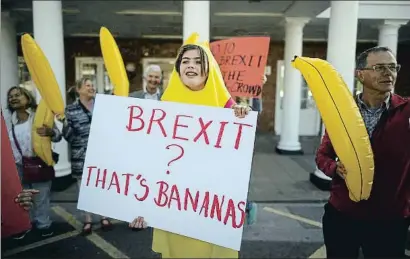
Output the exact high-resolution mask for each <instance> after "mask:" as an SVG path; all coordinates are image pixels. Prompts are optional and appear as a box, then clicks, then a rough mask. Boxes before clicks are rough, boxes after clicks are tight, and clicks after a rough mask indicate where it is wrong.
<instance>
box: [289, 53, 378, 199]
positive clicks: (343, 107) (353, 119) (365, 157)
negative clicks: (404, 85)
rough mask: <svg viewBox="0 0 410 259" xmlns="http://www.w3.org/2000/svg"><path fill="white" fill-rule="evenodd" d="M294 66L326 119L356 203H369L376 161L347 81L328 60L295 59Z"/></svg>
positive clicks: (330, 136) (350, 191) (351, 195)
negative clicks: (366, 201) (365, 201)
mask: <svg viewBox="0 0 410 259" xmlns="http://www.w3.org/2000/svg"><path fill="white" fill-rule="evenodd" d="M292 66H293V67H295V68H296V69H298V70H299V71H300V72H301V73H302V75H303V77H304V78H305V80H306V82H307V84H308V86H309V89H310V90H311V91H312V94H313V98H314V99H315V102H316V105H317V107H318V109H319V112H320V114H321V116H322V119H323V122H324V124H325V127H326V130H327V132H328V134H329V138H330V140H331V142H332V145H333V147H334V149H335V152H336V154H337V156H338V158H339V160H340V161H341V162H342V163H343V164H344V166H345V168H346V170H347V172H348V173H347V175H346V185H347V187H348V189H349V197H350V199H351V200H353V201H356V202H358V201H360V200H367V199H368V198H369V196H370V192H371V190H372V186H373V173H374V160H373V151H372V148H371V145H370V139H369V135H368V133H367V130H366V126H365V124H364V121H363V118H362V115H361V114H360V111H359V108H358V107H357V104H356V102H355V100H354V98H353V96H352V93H351V92H350V91H349V88H348V87H347V86H346V83H345V82H344V80H343V78H342V77H341V76H340V74H339V73H338V72H337V71H336V70H335V68H334V67H333V66H332V65H330V64H329V63H328V62H327V61H325V60H321V59H317V58H307V57H295V59H294V60H293V61H292Z"/></svg>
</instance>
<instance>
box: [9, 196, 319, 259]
mask: <svg viewBox="0 0 410 259" xmlns="http://www.w3.org/2000/svg"><path fill="white" fill-rule="evenodd" d="M322 210H323V207H322V204H317V203H314V204H283V203H281V204H258V217H257V222H256V223H255V224H254V225H252V226H246V227H245V228H244V233H243V239H242V246H241V251H240V257H241V258H309V257H311V256H313V257H316V258H320V257H322V258H323V252H324V250H323V247H322V246H323V240H322V232H321V223H320V217H321V214H322ZM52 211H53V213H52V218H53V220H54V223H53V225H54V228H55V234H54V235H53V236H52V237H48V238H40V237H39V236H38V235H36V233H35V231H33V232H30V233H28V234H27V236H26V237H25V238H24V239H22V240H12V239H8V240H3V242H2V250H3V258H87V259H89V258H159V257H160V256H159V255H158V254H156V253H154V252H152V250H151V244H152V229H150V228H149V229H147V230H145V231H139V232H134V231H131V230H130V229H129V228H128V223H125V222H119V221H114V228H113V229H112V230H111V231H108V232H103V231H101V229H99V225H98V222H97V220H96V222H95V223H96V224H95V225H94V228H95V230H94V232H93V234H92V235H90V236H88V237H83V236H80V235H79V230H80V229H81V226H82V225H81V223H80V222H81V220H82V213H81V212H79V211H77V209H76V204H75V203H61V204H53V207H52Z"/></svg>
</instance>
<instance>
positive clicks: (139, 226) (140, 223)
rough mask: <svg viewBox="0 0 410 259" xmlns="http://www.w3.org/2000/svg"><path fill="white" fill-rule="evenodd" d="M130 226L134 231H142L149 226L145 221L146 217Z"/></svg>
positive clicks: (138, 219)
mask: <svg viewBox="0 0 410 259" xmlns="http://www.w3.org/2000/svg"><path fill="white" fill-rule="evenodd" d="M128 226H129V227H130V228H132V229H136V230H141V229H144V228H147V227H148V224H147V222H146V221H145V220H144V217H137V218H135V219H134V220H133V221H132V222H131V223H130V224H129V225H128Z"/></svg>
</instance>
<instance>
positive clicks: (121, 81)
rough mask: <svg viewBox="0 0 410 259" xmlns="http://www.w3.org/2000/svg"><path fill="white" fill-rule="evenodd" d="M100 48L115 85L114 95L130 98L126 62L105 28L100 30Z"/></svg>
mask: <svg viewBox="0 0 410 259" xmlns="http://www.w3.org/2000/svg"><path fill="white" fill-rule="evenodd" d="M100 46H101V52H102V55H103V58H104V63H105V66H106V68H107V72H108V76H109V77H110V80H111V82H112V84H113V85H114V94H115V95H118V96H128V95H129V81H128V77H127V72H126V71H125V67H124V61H123V60H122V56H121V53H120V51H119V50H118V46H117V44H116V43H115V40H114V37H113V36H112V35H111V33H110V31H109V30H108V29H107V28H105V27H101V30H100Z"/></svg>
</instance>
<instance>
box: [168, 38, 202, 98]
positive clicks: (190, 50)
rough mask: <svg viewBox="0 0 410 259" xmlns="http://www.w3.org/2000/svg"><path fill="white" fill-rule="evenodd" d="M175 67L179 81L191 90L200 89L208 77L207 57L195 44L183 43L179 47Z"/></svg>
mask: <svg viewBox="0 0 410 259" xmlns="http://www.w3.org/2000/svg"><path fill="white" fill-rule="evenodd" d="M175 69H176V71H177V72H178V74H179V76H180V77H181V81H182V82H183V83H184V85H185V86H186V87H188V88H189V89H191V90H192V91H198V90H202V89H204V87H205V84H206V80H207V78H208V72H209V71H208V70H209V69H208V57H207V56H206V54H205V51H204V50H203V49H202V48H201V47H199V46H197V45H185V46H183V47H182V48H181V54H180V55H179V56H178V58H177V61H176V64H175Z"/></svg>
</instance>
